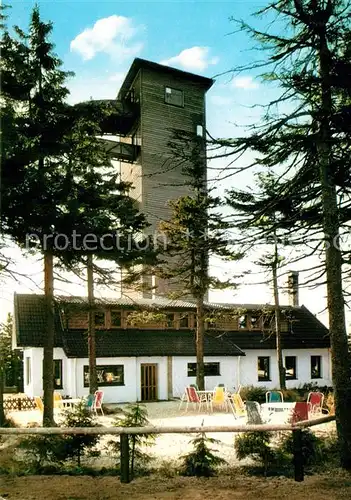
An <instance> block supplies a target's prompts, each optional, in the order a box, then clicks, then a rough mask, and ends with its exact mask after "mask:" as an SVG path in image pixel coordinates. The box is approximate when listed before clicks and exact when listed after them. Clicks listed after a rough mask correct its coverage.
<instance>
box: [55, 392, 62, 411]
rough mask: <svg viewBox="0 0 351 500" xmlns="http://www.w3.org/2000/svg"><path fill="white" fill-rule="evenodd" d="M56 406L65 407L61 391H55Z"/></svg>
mask: <svg viewBox="0 0 351 500" xmlns="http://www.w3.org/2000/svg"><path fill="white" fill-rule="evenodd" d="M54 408H60V409H62V408H63V402H62V396H61V394H60V393H59V392H56V391H55V392H54Z"/></svg>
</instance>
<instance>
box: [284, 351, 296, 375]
mask: <svg viewBox="0 0 351 500" xmlns="http://www.w3.org/2000/svg"><path fill="white" fill-rule="evenodd" d="M285 378H286V380H296V379H297V372H296V356H285Z"/></svg>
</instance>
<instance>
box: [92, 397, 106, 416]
mask: <svg viewBox="0 0 351 500" xmlns="http://www.w3.org/2000/svg"><path fill="white" fill-rule="evenodd" d="M103 399H104V391H95V394H94V403H93V407H92V410H93V411H95V413H96V415H97V411H98V410H100V411H101V415H102V416H104V410H103V409H102V400H103Z"/></svg>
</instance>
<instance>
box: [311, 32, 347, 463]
mask: <svg viewBox="0 0 351 500" xmlns="http://www.w3.org/2000/svg"><path fill="white" fill-rule="evenodd" d="M323 28H324V29H323V30H321V31H320V33H319V40H320V47H319V64H320V78H321V90H322V107H321V118H320V128H319V138H318V143H317V151H318V156H319V176H320V183H321V188H322V202H323V232H324V238H325V245H326V248H325V266H326V277H327V294H328V299H327V301H328V302H327V303H328V312H329V331H330V341H331V355H332V377H333V385H334V396H335V416H336V427H337V432H338V439H339V444H340V458H341V465H342V467H344V468H346V469H349V470H351V418H350V408H351V382H350V367H349V355H348V343H347V334H346V326H345V310H344V297H343V289H342V255H341V250H340V246H339V243H340V235H339V227H340V226H339V214H338V204H337V194H336V186H335V181H334V178H333V172H332V168H331V154H332V148H331V138H332V135H331V130H330V125H329V123H330V116H331V115H332V112H333V107H332V93H331V82H330V74H331V54H330V51H329V47H328V42H327V38H326V28H325V26H324V27H323Z"/></svg>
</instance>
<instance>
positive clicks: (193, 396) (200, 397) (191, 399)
mask: <svg viewBox="0 0 351 500" xmlns="http://www.w3.org/2000/svg"><path fill="white" fill-rule="evenodd" d="M185 392H186V408H185V411H188V406H189V404H192V405H194V406H195V409H196V408H197V405H199V408H198V410H199V411H200V409H201V406H202V404H203V403H205V404H206V406H208V400H207V397H206V394H198V392H197V390H196V389H195V387H191V386H188V387H186V388H185Z"/></svg>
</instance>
